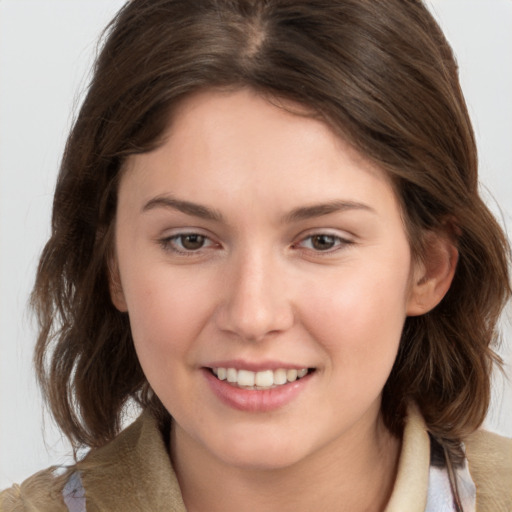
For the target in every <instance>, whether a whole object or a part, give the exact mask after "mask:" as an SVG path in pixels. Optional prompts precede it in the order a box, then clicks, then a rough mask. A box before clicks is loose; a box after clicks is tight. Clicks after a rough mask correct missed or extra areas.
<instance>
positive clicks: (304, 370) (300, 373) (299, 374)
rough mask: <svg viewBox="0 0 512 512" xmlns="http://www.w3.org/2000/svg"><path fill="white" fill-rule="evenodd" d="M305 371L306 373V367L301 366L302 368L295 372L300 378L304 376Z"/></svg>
mask: <svg viewBox="0 0 512 512" xmlns="http://www.w3.org/2000/svg"><path fill="white" fill-rule="evenodd" d="M307 373H308V369H307V368H302V370H299V371H298V372H297V377H298V378H299V379H300V378H301V377H304V375H306V374H307Z"/></svg>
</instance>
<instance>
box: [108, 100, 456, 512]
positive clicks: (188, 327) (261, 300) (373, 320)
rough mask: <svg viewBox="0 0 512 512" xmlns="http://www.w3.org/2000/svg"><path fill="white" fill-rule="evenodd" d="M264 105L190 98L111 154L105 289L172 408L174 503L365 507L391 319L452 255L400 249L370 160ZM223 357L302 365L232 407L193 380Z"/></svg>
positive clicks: (385, 463) (390, 453)
mask: <svg viewBox="0 0 512 512" xmlns="http://www.w3.org/2000/svg"><path fill="white" fill-rule="evenodd" d="M275 103H276V102H275V101H274V102H272V103H271V102H269V101H268V100H266V99H264V98H263V97H261V96H259V95H257V94H255V93H253V92H251V91H250V90H239V91H235V92H233V91H231V92H220V91H208V92H202V93H200V94H196V95H193V96H191V97H189V98H187V99H186V100H184V101H183V102H182V103H181V105H180V106H179V108H178V109H177V110H176V111H175V112H174V114H173V119H172V122H171V123H170V126H169V129H168V132H167V136H166V138H165V141H164V143H163V144H162V145H161V146H160V147H159V148H158V149H156V150H155V151H152V152H150V153H146V154H141V155H135V156H132V157H131V158H130V159H129V160H128V162H127V164H126V167H125V169H124V174H123V176H122V179H121V181H120V186H119V202H118V211H117V218H116V239H115V248H116V251H115V252H116V257H115V258H116V260H115V262H114V265H113V266H114V268H115V269H116V270H115V271H114V275H113V278H112V283H111V290H112V298H113V302H114V304H115V305H116V307H117V308H118V309H120V310H121V311H127V312H128V314H129V318H130V323H131V328H132V333H133V339H134V343H135V347H136V350H137V354H138V357H139V359H140V362H141V365H142V368H143V370H144V372H145V374H146V377H147V379H148V381H149V382H150V384H151V386H152V388H153V390H154V391H155V392H156V394H157V395H158V396H159V398H160V399H161V401H162V403H163V404H164V406H165V407H166V408H167V409H168V410H169V412H170V413H171V415H172V416H173V418H174V422H173V429H172V434H171V452H172V458H173V464H174V466H175V469H176V472H177V475H178V478H179V481H180V485H181V487H182V491H183V496H184V500H185V503H186V505H187V510H190V511H199V510H208V511H215V510H223V511H228V510H237V511H240V510H242V511H243V510H266V511H269V510H276V511H277V510H279V511H280V512H281V511H283V510H285V511H286V510H294V511H297V510H299V511H300V510H309V511H310V510H320V509H321V510H326V511H328V510H337V511H339V510H351V511H358V510H383V508H384V507H385V503H386V502H387V500H388V499H389V496H390V493H391V489H392V485H393V482H394V478H395V474H396V466H397V460H398V455H399V450H400V441H399V440H397V439H395V438H394V437H393V436H391V434H390V433H389V432H388V431H387V430H386V428H385V426H384V425H383V423H382V421H381V416H380V405H381V392H382V388H383V386H384V384H385V382H386V379H387V377H388V375H389V373H390V371H391V368H392V365H393V362H394V360H395V357H396V353H397V350H398V344H399V339H400V334H401V330H402V327H403V324H404V321H405V318H406V317H407V315H415V314H421V313H423V312H424V311H427V310H429V309H430V308H431V307H433V306H434V305H435V304H436V303H437V302H438V301H439V300H440V299H441V297H442V295H444V293H445V291H446V290H447V288H448V286H449V282H450V280H451V275H452V267H454V259H455V260H456V258H455V257H454V253H453V251H452V250H451V249H450V248H449V247H448V246H447V245H446V244H443V243H442V241H441V242H438V241H437V240H435V241H434V242H433V243H432V244H431V246H432V247H433V249H432V250H436V251H437V252H436V257H435V258H432V261H435V262H436V263H435V265H433V266H432V268H429V267H428V266H425V265H424V264H419V263H414V262H413V260H412V257H411V251H410V247H409V243H408V239H407V235H406V232H405V229H404V225H403V221H402V215H401V212H400V208H399V205H398V202H397V199H396V197H395V194H394V191H393V189H392V187H391V185H390V183H389V181H388V179H387V177H386V176H385V175H384V173H383V172H382V171H380V170H379V169H377V168H376V167H375V166H374V165H372V164H371V163H370V162H368V161H367V160H365V158H364V157H362V156H361V155H359V154H358V153H357V152H356V151H354V150H353V149H352V148H351V147H349V146H348V145H347V144H346V143H344V142H343V141H342V140H340V139H339V137H337V136H336V135H335V134H334V133H333V132H332V131H331V130H330V129H329V127H328V126H327V125H325V124H324V123H322V122H321V121H319V120H315V119H312V118H311V117H307V116H304V115H297V114H296V113H292V112H290V111H289V109H285V108H281V107H280V106H277V105H276V104H275ZM286 106H287V107H290V106H291V107H293V108H294V109H295V110H297V109H298V108H299V109H300V107H298V106H297V105H289V104H287V105H286ZM176 201H180V202H176ZM183 202H187V204H186V205H185V204H184V203H183ZM188 203H193V204H194V205H200V206H201V207H203V209H202V210H201V208H199V209H198V208H194V207H192V208H190V205H189V204H188ZM317 205H324V206H323V207H322V208H316V209H311V208H310V207H312V206H317ZM325 205H328V207H327V206H325ZM205 208H207V209H208V212H209V214H210V215H209V218H205V216H204V214H205ZM186 234H195V235H200V236H201V237H204V238H197V236H196V237H195V238H185V237H184V236H183V235H186ZM179 235H182V236H181V237H180V236H179ZM324 235H325V236H324ZM315 236H316V237H317V238H314V237H315ZM318 237H320V238H318ZM191 241H192V242H193V243H191ZM194 244H195V245H194ZM427 259H428V258H427ZM232 359H236V360H239V361H245V362H247V361H249V362H258V363H261V362H265V361H280V362H287V363H290V364H292V365H293V366H295V367H297V368H303V367H304V368H314V369H315V371H314V373H313V374H312V375H311V376H310V378H309V380H308V381H307V384H306V385H304V386H303V388H302V389H301V391H300V393H299V394H298V395H297V396H295V397H294V399H293V400H292V401H291V402H289V403H286V405H285V406H283V407H280V408H278V409H277V410H272V411H269V412H250V411H249V412H248V411H241V410H236V409H234V408H233V407H230V406H228V405H226V404H225V403H223V402H222V401H221V400H219V399H218V397H217V396H216V395H215V394H214V393H213V392H212V390H211V388H210V386H209V385H208V383H207V380H206V379H205V377H204V372H205V369H204V367H205V366H208V365H209V364H211V362H215V361H224V360H232ZM312 500H313V501H312Z"/></svg>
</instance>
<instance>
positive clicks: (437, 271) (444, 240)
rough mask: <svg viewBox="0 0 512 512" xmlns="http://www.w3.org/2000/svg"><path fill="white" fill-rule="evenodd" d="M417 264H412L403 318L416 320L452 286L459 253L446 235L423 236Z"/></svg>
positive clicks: (433, 306) (442, 233)
mask: <svg viewBox="0 0 512 512" xmlns="http://www.w3.org/2000/svg"><path fill="white" fill-rule="evenodd" d="M424 242H425V243H424V247H425V250H424V251H423V255H422V258H421V261H417V262H416V263H414V268H413V275H412V281H411V291H410V296H409V301H408V304H407V311H406V312H407V315H408V316H418V315H423V314H425V313H428V312H429V311H430V310H432V309H434V308H435V307H436V306H437V305H438V304H439V303H440V302H441V300H442V299H443V297H444V296H445V295H446V293H447V292H448V290H449V288H450V285H451V284H452V280H453V276H454V275H455V268H456V267H457V260H458V258H459V252H458V250H457V248H456V247H455V245H454V242H453V240H452V238H451V237H450V236H449V235H448V233H444V232H435V231H429V232H428V233H427V234H426V235H425V240H424Z"/></svg>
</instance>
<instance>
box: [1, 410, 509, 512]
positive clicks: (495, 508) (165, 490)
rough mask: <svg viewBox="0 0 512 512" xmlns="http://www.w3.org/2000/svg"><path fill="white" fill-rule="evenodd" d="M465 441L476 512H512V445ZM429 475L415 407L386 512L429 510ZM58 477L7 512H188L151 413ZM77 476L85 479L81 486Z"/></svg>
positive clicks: (35, 481) (13, 494) (46, 477)
mask: <svg viewBox="0 0 512 512" xmlns="http://www.w3.org/2000/svg"><path fill="white" fill-rule="evenodd" d="M464 444H465V448H466V455H467V460H468V465H469V473H470V474H471V477H470V480H472V482H474V484H475V485H474V487H476V511H477V512H512V440H509V439H505V438H502V437H500V436H497V435H495V434H491V433H488V432H484V431H478V432H476V433H474V434H473V435H471V436H470V437H469V438H468V439H466V440H465V442H464ZM429 472H430V441H429V436H428V434H427V431H426V427H425V423H424V421H423V419H422V418H421V416H420V415H419V414H418V413H417V412H416V411H415V410H412V411H411V412H410V414H409V417H408V420H407V424H406V428H405V431H404V438H403V444H402V452H401V455H400V461H399V468H398V476H397V480H396V482H395V486H394V489H393V493H392V496H391V499H390V501H389V503H388V506H387V507H386V511H385V512H424V511H425V510H426V509H427V501H428V500H430V494H429V493H430V491H429ZM57 473H58V472H57V471H56V470H55V468H50V469H47V470H45V471H41V472H40V473H37V474H35V475H34V476H32V477H30V478H28V479H27V480H26V481H25V482H23V483H22V484H21V485H15V486H13V487H11V488H10V489H7V490H5V491H3V492H2V493H1V494H0V512H60V511H63V512H69V511H71V512H75V511H76V512H82V511H85V510H86V512H100V511H101V512H130V511H134V512H136V511H137V512H138V511H150V512H160V511H162V512H163V511H166V512H186V509H185V505H184V503H183V499H182V496H181V492H180V487H179V484H178V480H177V478H176V474H175V472H174V470H173V468H172V465H171V462H170V459H169V456H168V453H167V449H166V447H165V443H164V441H163V438H162V435H161V433H160V431H159V429H158V428H157V425H156V423H155V421H154V419H153V418H152V417H151V416H150V415H149V414H148V413H143V414H142V415H141V417H140V418H139V419H138V420H137V421H135V423H133V424H132V425H131V426H130V427H128V428H127V429H125V430H124V431H123V432H122V433H121V434H120V435H119V436H118V437H117V438H116V439H115V440H114V441H112V442H111V443H109V444H108V445H106V446H104V447H103V448H101V449H98V450H93V451H91V452H90V453H89V454H88V456H87V457H86V458H85V459H84V461H83V462H81V463H78V464H77V466H76V467H75V468H72V469H71V472H68V473H67V474H66V475H65V477H63V476H62V475H60V476H59V475H58V474H57ZM69 475H75V476H76V475H79V477H78V478H77V479H75V480H76V482H78V488H77V485H75V484H73V479H71V480H70V477H69ZM430 480H432V476H431V474H430ZM76 482H75V483H76ZM70 483H71V486H70ZM70 493H71V494H73V493H74V497H73V496H71V498H73V499H72V500H71V501H70V499H69V498H70V495H69V494H70ZM84 493H85V495H84ZM66 495H67V498H66ZM473 501H474V500H473ZM430 509H431V507H430V508H429V510H430Z"/></svg>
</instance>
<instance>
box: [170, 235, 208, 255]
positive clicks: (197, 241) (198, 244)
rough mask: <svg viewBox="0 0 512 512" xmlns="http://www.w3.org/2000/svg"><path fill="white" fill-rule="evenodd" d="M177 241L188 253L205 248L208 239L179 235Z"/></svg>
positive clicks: (198, 236)
mask: <svg viewBox="0 0 512 512" xmlns="http://www.w3.org/2000/svg"><path fill="white" fill-rule="evenodd" d="M176 241H177V242H178V245H181V247H182V248H183V249H185V250H187V251H197V250H198V249H201V248H202V247H203V246H204V243H205V241H206V237H205V236H203V235H198V234H197V233H192V234H189V235H179V236H177V237H176Z"/></svg>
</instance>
